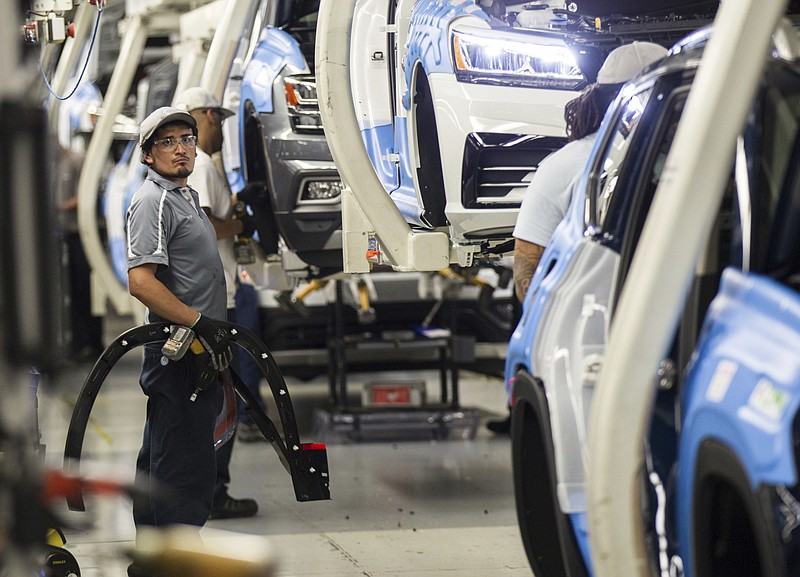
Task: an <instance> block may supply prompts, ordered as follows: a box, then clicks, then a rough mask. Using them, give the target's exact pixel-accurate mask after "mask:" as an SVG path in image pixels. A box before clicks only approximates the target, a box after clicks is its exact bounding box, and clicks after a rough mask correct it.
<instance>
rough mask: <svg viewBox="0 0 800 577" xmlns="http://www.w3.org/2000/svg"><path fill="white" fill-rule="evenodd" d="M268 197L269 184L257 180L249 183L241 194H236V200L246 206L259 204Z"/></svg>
mask: <svg viewBox="0 0 800 577" xmlns="http://www.w3.org/2000/svg"><path fill="white" fill-rule="evenodd" d="M266 195H267V183H266V182H263V181H261V180H257V181H254V182H251V183H249V184H248V185H247V186H245V187H244V188H243V189H242V190H241V191H240V192H238V193H236V200H241V201H242V202H243V203H245V204H258V202H259V201H260V200H262V199H263V198H264V197H265V196H266Z"/></svg>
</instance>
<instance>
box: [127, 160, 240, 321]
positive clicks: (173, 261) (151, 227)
mask: <svg viewBox="0 0 800 577" xmlns="http://www.w3.org/2000/svg"><path fill="white" fill-rule="evenodd" d="M127 232H128V270H130V269H132V268H135V267H137V266H140V265H143V264H149V263H155V264H157V265H158V269H157V270H156V278H157V279H158V280H160V281H161V282H162V283H164V285H165V286H166V287H167V288H168V289H169V290H170V292H172V294H174V295H175V296H176V297H178V299H179V300H180V301H181V302H183V303H184V304H186V305H188V306H190V307H192V308H193V309H196V310H198V311H200V312H201V313H203V314H204V315H206V316H208V317H210V318H213V319H218V320H226V314H227V313H226V308H225V306H226V298H225V273H224V271H223V268H222V261H221V260H220V258H219V250H218V248H217V238H216V234H215V233H214V227H213V226H212V224H211V222H210V221H209V220H208V217H207V216H206V214H205V213H204V212H203V210H202V209H201V208H200V200H199V198H198V195H197V192H196V191H194V190H192V189H191V188H189V187H184V188H181V187H179V186H178V185H176V184H175V183H174V182H172V181H170V180H167V179H166V178H164V177H162V176H161V175H159V174H158V173H157V172H155V171H154V170H153V169H152V168H148V170H147V178H146V179H145V181H144V182H143V183H142V185H141V186H140V187H139V189H138V190H137V191H136V193H135V194H134V195H133V198H132V200H131V205H130V207H129V208H128V219H127ZM147 319H148V321H149V322H158V321H160V320H164V319H161V318H160V317H158V315H156V314H155V313H153V312H151V311H148V314H147Z"/></svg>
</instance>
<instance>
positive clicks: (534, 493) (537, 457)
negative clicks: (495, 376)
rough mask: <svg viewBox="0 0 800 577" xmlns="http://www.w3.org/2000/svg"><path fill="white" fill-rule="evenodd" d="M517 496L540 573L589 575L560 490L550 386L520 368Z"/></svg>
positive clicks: (514, 423) (515, 427)
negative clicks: (561, 505)
mask: <svg viewBox="0 0 800 577" xmlns="http://www.w3.org/2000/svg"><path fill="white" fill-rule="evenodd" d="M511 450H512V458H511V460H512V465H513V470H514V494H515V496H516V503H517V520H518V522H519V528H520V533H521V535H522V542H523V545H524V546H525V553H526V554H527V556H528V562H529V563H530V565H531V567H532V568H533V572H534V574H535V575H536V577H588V572H587V570H586V566H585V565H584V563H583V557H582V555H581V552H580V549H579V548H578V544H577V541H576V539H575V534H574V533H573V531H572V525H571V523H570V520H569V518H568V516H567V515H565V514H564V513H562V512H561V509H560V508H559V505H558V497H557V494H556V477H555V474H556V467H555V451H554V448H553V436H552V429H551V426H550V413H549V410H548V406H547V398H546V396H545V392H544V387H543V385H542V383H541V381H539V380H538V379H534V378H533V377H532V376H531V375H530V374H528V373H526V372H524V371H520V372H518V373H517V375H516V379H515V381H514V407H513V409H512V411H511Z"/></svg>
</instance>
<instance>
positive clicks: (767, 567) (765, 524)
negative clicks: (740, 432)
mask: <svg viewBox="0 0 800 577" xmlns="http://www.w3.org/2000/svg"><path fill="white" fill-rule="evenodd" d="M770 491H771V490H770V489H768V488H762V489H759V490H758V491H756V492H754V491H753V490H752V489H751V487H750V482H749V480H748V478H747V474H746V473H745V470H744V467H743V466H742V465H741V463H740V462H739V459H738V457H737V456H736V454H735V453H734V452H733V451H731V450H730V449H729V448H728V447H727V446H725V445H723V444H722V443H719V442H717V441H707V442H705V443H704V444H703V445H702V446H701V447H700V450H699V451H698V454H697V467H696V471H695V478H694V489H693V492H694V495H693V504H692V513H691V515H692V527H693V535H692V544H693V557H694V560H693V561H694V562H693V565H694V567H695V573H694V574H695V575H696V576H697V577H712V576H722V575H724V576H725V577H783V576H785V575H786V572H785V563H784V561H783V547H782V544H781V543H782V542H781V538H780V535H778V534H777V522H776V516H775V514H774V513H773V506H772V498H771V497H770Z"/></svg>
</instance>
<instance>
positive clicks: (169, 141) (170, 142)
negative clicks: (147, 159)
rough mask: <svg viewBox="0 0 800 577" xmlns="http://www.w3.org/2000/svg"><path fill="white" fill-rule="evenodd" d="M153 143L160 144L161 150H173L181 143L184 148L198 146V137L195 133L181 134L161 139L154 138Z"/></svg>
mask: <svg viewBox="0 0 800 577" xmlns="http://www.w3.org/2000/svg"><path fill="white" fill-rule="evenodd" d="M153 144H154V145H155V146H158V147H159V148H160V149H161V150H165V151H167V152H172V151H173V150H175V149H176V148H178V145H179V144H180V145H182V146H183V147H184V148H194V147H195V146H197V137H196V136H194V135H189V136H181V137H180V138H161V139H159V140H154V141H153Z"/></svg>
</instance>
